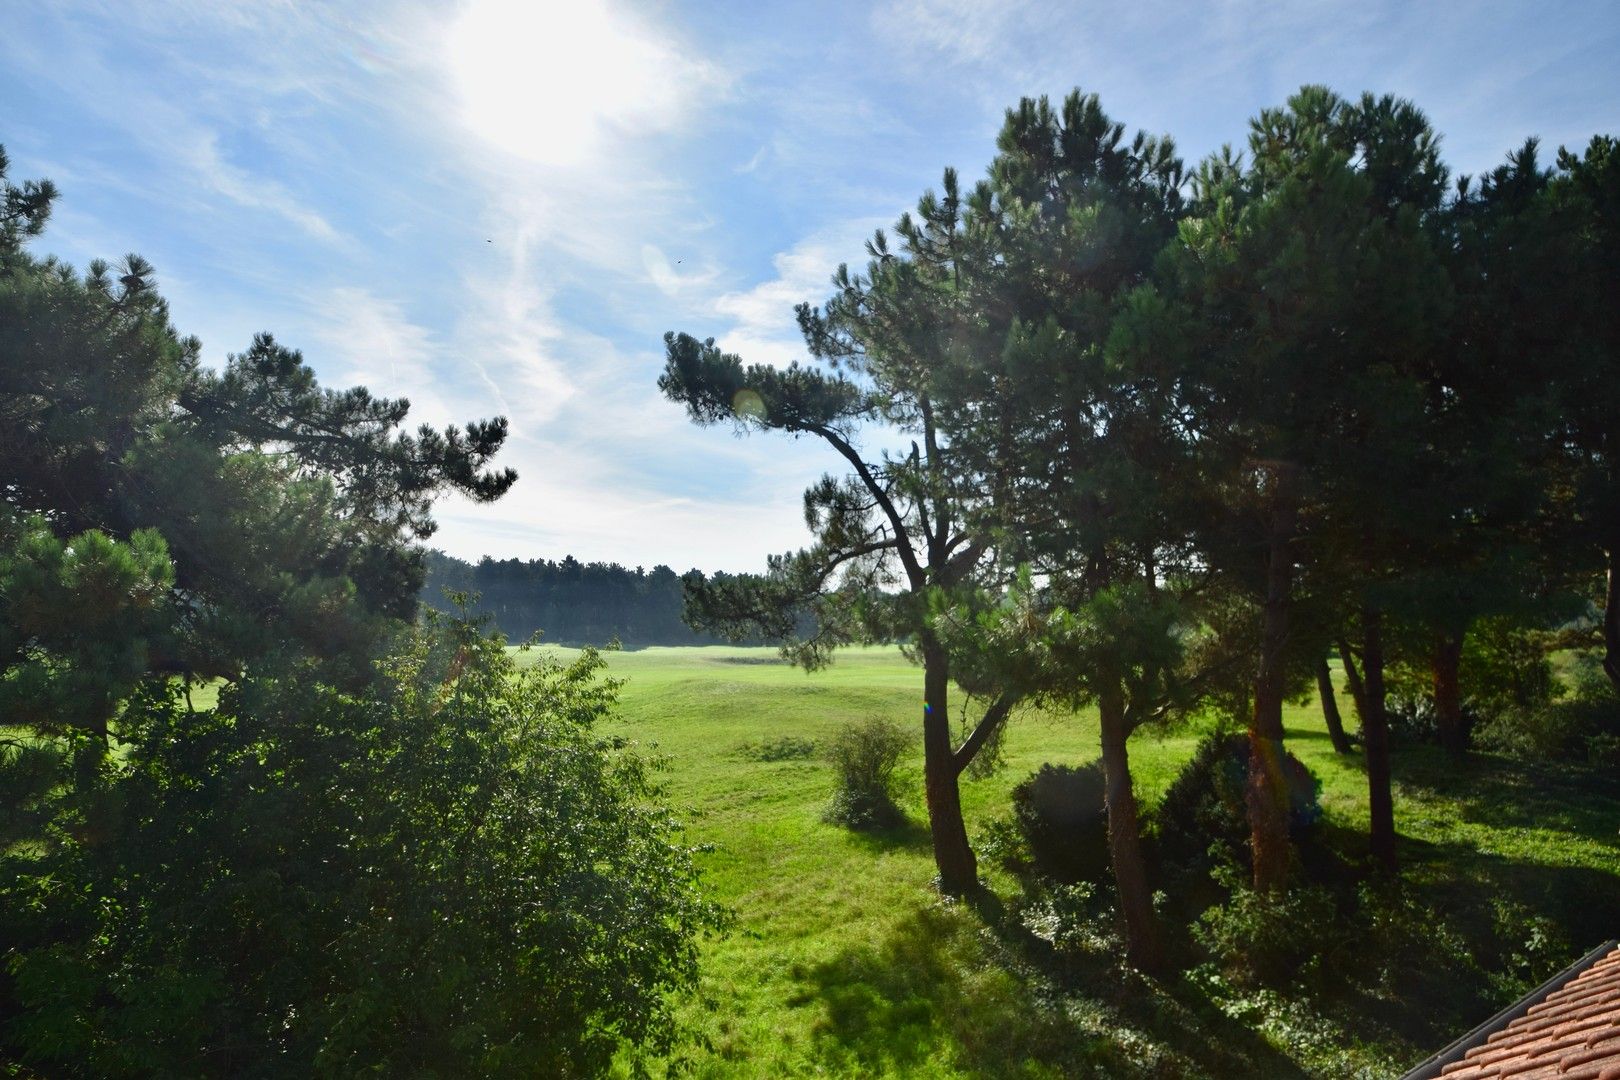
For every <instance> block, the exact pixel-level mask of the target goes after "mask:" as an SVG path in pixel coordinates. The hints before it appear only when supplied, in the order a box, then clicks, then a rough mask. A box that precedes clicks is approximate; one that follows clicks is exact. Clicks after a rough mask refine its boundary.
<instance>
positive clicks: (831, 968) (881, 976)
mask: <svg viewBox="0 0 1620 1080" xmlns="http://www.w3.org/2000/svg"><path fill="white" fill-rule="evenodd" d="M987 924H988V925H987ZM793 975H794V977H795V978H796V979H797V980H798V981H799V982H800V984H801V986H802V987H803V990H802V993H801V994H800V996H799V998H798V999H797V1000H796V1003H797V1004H807V1003H809V1002H812V1001H819V1002H820V1003H821V1004H822V1006H823V1008H824V1009H825V1010H826V1011H825V1016H824V1018H823V1019H822V1021H821V1022H820V1023H819V1025H818V1027H817V1029H816V1054H817V1057H818V1058H819V1059H820V1064H821V1065H823V1066H824V1067H825V1068H826V1069H827V1070H828V1071H829V1072H833V1073H836V1074H840V1075H874V1074H878V1073H884V1072H894V1073H901V1074H929V1073H933V1072H938V1071H940V1070H941V1069H942V1068H945V1067H952V1068H956V1069H959V1070H962V1071H963V1072H967V1073H970V1074H972V1075H975V1076H987V1077H1014V1076H1016V1077H1036V1076H1052V1077H1071V1076H1106V1077H1143V1078H1146V1077H1183V1076H1186V1077H1193V1076H1214V1077H1227V1076H1231V1077H1238V1076H1245V1077H1247V1076H1266V1077H1280V1078H1290V1077H1301V1076H1304V1075H1305V1074H1304V1073H1303V1072H1301V1071H1300V1070H1299V1068H1298V1067H1297V1066H1295V1065H1294V1064H1293V1063H1292V1062H1291V1061H1289V1060H1288V1059H1287V1058H1285V1057H1283V1056H1282V1055H1280V1054H1278V1053H1277V1052H1276V1051H1275V1050H1274V1049H1272V1048H1271V1047H1270V1046H1269V1045H1268V1044H1266V1043H1265V1041H1264V1040H1263V1039H1262V1038H1260V1036H1258V1035H1257V1034H1256V1033H1254V1032H1253V1031H1250V1030H1248V1029H1247V1028H1245V1027H1243V1026H1242V1025H1241V1024H1239V1023H1237V1022H1236V1021H1233V1020H1231V1019H1229V1018H1227V1017H1225V1016H1224V1015H1222V1014H1220V1013H1219V1012H1218V1011H1216V1010H1214V1009H1213V1008H1210V1007H1209V1006H1208V1005H1207V1004H1206V1003H1204V1002H1202V1000H1201V999H1199V998H1198V995H1197V992H1196V990H1194V989H1192V988H1190V987H1188V986H1185V985H1183V984H1181V983H1179V982H1174V983H1166V984H1158V983H1154V982H1152V981H1150V980H1147V979H1145V978H1143V977H1142V976H1140V975H1136V974H1134V973H1131V972H1123V971H1121V969H1120V968H1119V967H1118V966H1117V965H1115V964H1113V963H1112V962H1110V961H1109V960H1108V959H1106V958H1101V957H1099V958H1096V959H1095V960H1094V961H1087V962H1084V963H1082V964H1080V965H1078V966H1077V965H1076V964H1075V963H1073V961H1072V960H1063V961H1060V960H1059V959H1058V958H1056V957H1055V956H1053V955H1052V953H1051V947H1050V945H1049V944H1048V943H1046V942H1044V941H1042V940H1040V939H1039V938H1035V937H1034V936H1033V935H1031V934H1030V933H1029V932H1028V931H1027V930H1026V929H1024V928H1023V927H1021V926H1019V925H1018V924H1017V923H1016V920H1013V919H1010V918H1008V917H1006V915H1005V913H1004V912H1003V909H1002V906H1001V901H1000V900H999V899H998V898H996V897H995V896H994V895H993V894H990V893H985V894H983V895H982V896H980V897H978V898H976V899H975V901H974V902H972V903H971V904H964V905H951V906H937V907H930V908H926V909H924V910H921V911H918V912H916V913H914V914H912V915H909V916H907V917H906V918H904V919H902V920H901V921H900V922H899V923H897V924H896V925H895V926H893V927H892V928H891V929H890V930H889V932H888V933H887V934H886V935H885V936H884V937H882V938H881V939H880V940H878V941H876V942H873V943H869V944H862V945H859V946H855V947H851V948H848V949H845V950H843V951H842V952H840V953H839V954H838V955H836V956H834V957H833V958H832V959H830V960H827V961H825V962H823V963H820V964H816V965H814V966H808V967H801V968H797V969H795V970H794V972H793ZM1189 1001H1190V1002H1194V1003H1195V1004H1196V1005H1201V1006H1202V1008H1201V1009H1200V1008H1197V1007H1194V1006H1193V1005H1189V1004H1188V1002H1189Z"/></svg>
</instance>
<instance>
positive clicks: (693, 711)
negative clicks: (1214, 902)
mask: <svg viewBox="0 0 1620 1080" xmlns="http://www.w3.org/2000/svg"><path fill="white" fill-rule="evenodd" d="M609 659H610V668H611V670H612V672H613V673H614V674H615V675H616V676H619V677H622V678H624V679H626V680H627V682H626V685H625V687H624V690H623V693H622V706H623V707H622V721H621V726H622V732H623V733H624V734H626V735H628V736H630V737H631V738H632V739H634V740H635V741H636V742H637V743H639V744H640V745H641V746H642V747H644V748H647V749H652V750H654V751H655V752H656V753H658V754H660V755H663V756H664V757H666V758H667V761H668V765H669V768H668V771H667V773H666V774H665V779H666V784H667V790H668V798H669V799H670V801H671V802H672V803H673V804H675V805H676V806H677V807H679V808H681V810H682V812H683V814H684V817H685V820H686V821H687V822H688V824H689V828H690V836H691V838H692V839H693V840H695V841H698V842H703V843H708V844H713V845H714V849H713V851H712V852H710V853H709V854H706V855H705V856H704V857H703V865H704V868H705V872H706V876H707V882H708V885H709V888H710V889H711V890H712V892H713V893H714V894H715V895H716V896H717V898H718V899H720V900H721V901H723V902H724V903H726V904H728V905H729V906H731V907H732V908H733V909H734V910H735V911H736V912H737V915H738V925H737V928H736V930H735V931H734V932H733V933H732V934H731V935H730V936H728V937H726V938H724V939H722V940H719V941H716V942H714V943H712V944H711V945H710V946H709V947H708V949H707V952H706V956H705V964H704V976H703V984H702V988H701V991H700V992H699V994H698V995H696V996H695V997H694V998H693V999H691V1000H689V1001H687V1002H685V1003H684V1004H683V1006H682V1010H683V1014H684V1017H685V1019H686V1020H687V1022H688V1023H689V1024H691V1025H692V1026H693V1027H694V1028H695V1029H696V1030H697V1031H698V1032H699V1033H700V1038H699V1040H698V1041H696V1042H695V1043H694V1044H693V1046H691V1047H689V1048H688V1049H687V1050H685V1051H683V1052H682V1054H681V1058H682V1060H683V1063H684V1064H686V1065H689V1066H691V1067H693V1068H694V1070H695V1072H696V1074H697V1075H700V1076H801V1075H802V1076H814V1075H925V1076H949V1075H1072V1074H1075V1073H1077V1072H1084V1071H1089V1070H1088V1068H1087V1067H1088V1066H1091V1067H1092V1068H1095V1069H1096V1070H1099V1071H1100V1072H1101V1073H1103V1074H1105V1075H1121V1074H1130V1073H1136V1074H1153V1075H1182V1074H1184V1073H1186V1072H1188V1071H1191V1070H1192V1068H1193V1063H1195V1062H1196V1063H1198V1065H1199V1066H1200V1070H1199V1071H1203V1070H1208V1071H1210V1072H1211V1073H1213V1074H1217V1075H1244V1074H1252V1073H1254V1072H1256V1071H1260V1072H1263V1073H1265V1074H1267V1075H1300V1074H1301V1072H1302V1066H1306V1067H1309V1068H1314V1069H1315V1070H1322V1069H1324V1068H1331V1070H1332V1071H1334V1072H1345V1071H1350V1070H1352V1069H1355V1068H1364V1069H1366V1070H1367V1071H1368V1072H1370V1073H1373V1074H1377V1073H1379V1072H1381V1071H1387V1070H1388V1061H1389V1060H1390V1058H1389V1055H1391V1054H1393V1055H1394V1057H1395V1058H1396V1059H1399V1058H1401V1057H1403V1056H1405V1055H1407V1054H1411V1053H1415V1052H1416V1051H1415V1046H1424V1045H1426V1044H1425V1042H1424V1041H1423V1039H1424V1036H1421V1035H1420V1036H1416V1037H1415V1038H1416V1039H1417V1040H1418V1041H1417V1042H1416V1044H1415V1046H1414V1044H1412V1043H1403V1042H1402V1041H1401V1040H1400V1038H1399V1037H1394V1036H1391V1035H1390V1034H1389V1032H1388V1030H1381V1032H1380V1034H1381V1035H1382V1037H1383V1044H1382V1047H1381V1048H1380V1050H1381V1053H1382V1055H1383V1056H1380V1053H1379V1052H1372V1053H1368V1052H1365V1051H1364V1050H1362V1049H1360V1048H1358V1047H1356V1046H1354V1045H1348V1046H1347V1045H1346V1044H1344V1042H1343V1040H1342V1039H1337V1038H1336V1037H1335V1036H1334V1035H1333V1034H1332V1033H1329V1035H1328V1037H1327V1038H1326V1040H1325V1044H1326V1046H1325V1048H1323V1047H1317V1048H1316V1049H1315V1050H1309V1049H1307V1050H1304V1051H1302V1050H1301V1038H1300V1037H1299V1035H1298V1033H1297V1032H1294V1033H1291V1034H1285V1035H1283V1036H1281V1037H1279V1036H1277V1035H1275V1034H1274V1035H1273V1036H1272V1037H1270V1038H1269V1039H1268V1038H1263V1037H1261V1036H1259V1035H1257V1034H1255V1033H1254V1032H1252V1031H1250V1030H1249V1029H1248V1028H1247V1027H1245V1026H1244V1025H1243V1024H1241V1023H1238V1022H1237V1021H1234V1020H1231V1019H1229V1018H1228V1017H1226V1016H1224V1015H1222V1014H1221V1013H1219V1012H1218V1011H1217V1010H1215V1009H1214V1008H1213V1007H1210V1006H1209V1005H1208V1004H1207V1002H1201V1001H1200V995H1199V992H1198V991H1197V988H1196V987H1195V986H1193V985H1192V984H1191V983H1190V982H1186V981H1181V982H1177V983H1174V984H1171V985H1170V986H1168V987H1163V988H1161V987H1154V986H1151V985H1149V984H1147V983H1145V982H1142V981H1140V980H1137V979H1136V978H1135V977H1134V976H1131V975H1129V974H1123V975H1122V974H1121V973H1120V972H1118V971H1117V970H1116V969H1113V968H1112V967H1108V966H1101V967H1098V968H1097V969H1096V970H1093V971H1091V972H1089V973H1086V972H1081V973H1079V974H1078V977H1076V978H1073V979H1071V980H1070V981H1069V983H1068V985H1067V986H1066V988H1064V989H1061V990H1060V989H1057V988H1054V987H1053V986H1052V985H1051V984H1049V983H1048V982H1046V981H1044V977H1043V976H1042V975H1041V974H1040V973H1039V972H1035V971H1031V970H1030V969H1029V966H1028V965H1027V964H1020V963H1019V962H1018V960H1017V958H1016V956H1015V955H1014V954H1012V953H1011V952H1009V950H1007V949H1006V948H1005V947H1004V946H1003V945H1001V944H999V943H998V941H997V939H996V938H995V936H994V935H993V934H991V933H990V932H988V931H986V930H985V929H984V924H983V922H982V921H980V920H979V919H978V918H977V917H976V916H975V915H974V914H973V913H972V912H969V911H964V910H960V909H953V908H947V907H942V906H941V905H940V904H939V903H938V901H937V900H936V899H935V898H934V895H933V893H932V892H931V890H930V889H929V879H930V878H931V876H932V874H933V865H932V860H931V858H930V854H929V850H928V845H927V836H926V833H925V831H924V830H923V828H922V827H921V825H920V823H921V822H922V821H924V820H925V819H924V815H923V811H922V807H921V794H920V784H918V783H916V782H913V783H912V785H911V789H912V790H911V796H910V800H909V801H910V805H909V806H908V810H909V812H910V814H911V817H912V819H913V821H914V822H916V823H919V824H916V825H914V826H913V827H912V828H911V829H909V830H907V831H904V832H902V833H900V834H898V835H895V836H890V837H885V838H881V839H879V838H873V837H867V836H861V835H855V834H851V833H849V832H847V831H845V830H843V829H840V828H836V827H833V826H830V825H826V824H824V823H822V822H821V820H820V813H821V809H822V807H823V805H824V804H825V801H826V799H827V795H828V792H829V786H830V776H829V773H828V770H827V768H826V766H824V765H823V764H822V763H821V762H820V761H819V760H818V759H816V758H815V757H813V756H809V757H790V758H788V759H787V760H775V761H771V760H761V757H762V756H764V755H761V754H760V753H759V748H760V746H761V745H762V744H763V743H764V742H765V741H766V740H771V739H779V738H782V737H784V736H795V737H799V738H804V739H812V740H813V739H820V738H822V737H824V736H826V735H827V734H829V733H830V732H832V731H833V730H834V729H835V728H837V727H838V726H839V725H841V724H842V723H844V722H845V721H847V720H850V719H854V718H859V717H863V716H867V715H871V714H882V715H887V716H892V717H895V718H897V719H904V720H907V721H908V722H910V721H914V720H915V718H916V716H917V713H918V712H919V698H920V691H921V678H920V674H919V672H918V671H917V669H915V668H913V667H910V666H909V665H908V664H907V663H906V662H905V661H904V660H903V659H902V658H901V657H900V655H899V653H898V651H897V650H893V649H866V650H851V651H849V652H847V653H844V654H841V655H840V656H839V658H838V661H837V662H836V663H835V665H834V666H833V667H832V668H831V669H830V670H828V671H824V672H820V673H817V674H814V675H806V674H804V673H802V672H799V671H797V670H795V669H792V668H789V667H787V666H785V665H782V664H780V663H777V662H774V655H773V653H772V652H771V651H770V650H768V649H731V648H653V649H646V650H642V651H638V652H625V653H616V654H612V655H611V656H610V658H609ZM959 708H960V703H959V702H958V703H957V705H956V706H953V713H955V712H957V711H959ZM1346 708H1347V709H1348V707H1347V706H1346ZM1347 715H1348V711H1347ZM1286 724H1287V728H1288V735H1289V739H1290V744H1291V748H1292V749H1293V750H1294V751H1295V752H1296V753H1297V754H1298V755H1299V756H1300V757H1301V758H1303V759H1304V761H1305V762H1306V764H1308V765H1309V766H1310V767H1311V769H1312V770H1313V771H1314V772H1315V773H1316V774H1317V775H1318V776H1319V777H1320V778H1321V779H1322V781H1323V785H1324V786H1323V802H1324V805H1325V806H1326V808H1327V810H1328V813H1329V825H1330V827H1332V828H1334V829H1335V831H1336V834H1337V835H1338V836H1339V837H1340V842H1341V843H1342V845H1343V846H1344V847H1346V848H1349V849H1352V850H1353V849H1354V847H1355V846H1356V845H1357V844H1358V843H1359V835H1358V834H1359V833H1360V831H1361V830H1363V829H1364V828H1365V824H1366V811H1365V778H1364V774H1363V772H1362V770H1361V768H1360V766H1359V761H1357V760H1353V759H1341V758H1338V757H1336V756H1335V755H1334V754H1333V753H1332V750H1331V748H1330V747H1329V745H1328V742H1327V739H1326V734H1325V731H1324V730H1323V728H1322V725H1321V720H1320V713H1319V711H1318V710H1317V708H1316V705H1315V703H1314V702H1312V703H1309V704H1306V705H1299V706H1294V707H1291V708H1290V710H1289V712H1288V714H1287V717H1286ZM1197 738H1198V732H1197V731H1193V730H1186V731H1179V732H1176V733H1173V734H1171V735H1169V736H1167V737H1157V736H1155V735H1153V734H1151V733H1149V734H1143V735H1138V736H1137V737H1136V738H1135V739H1134V740H1133V741H1132V744H1131V756H1132V766H1133V772H1134V774H1135V777H1136V782H1137V785H1138V790H1139V792H1140V794H1141V795H1143V796H1144V797H1145V798H1147V799H1149V800H1153V799H1156V798H1157V797H1158V796H1159V794H1160V793H1161V792H1162V791H1163V790H1164V788H1165V787H1166V786H1167V785H1168V784H1169V783H1170V781H1171V779H1172V778H1173V777H1174V775H1175V773H1176V770H1177V769H1178V768H1179V766H1180V764H1181V762H1182V761H1183V760H1185V758H1186V757H1187V756H1188V755H1189V754H1190V753H1191V751H1192V748H1193V746H1194V744H1195V743H1196V741H1197ZM1096 740H1097V730H1096V722H1095V719H1094V717H1092V716H1090V715H1087V714H1081V715H1079V716H1074V717H1054V716H1047V715H1040V714H1034V715H1029V714H1026V715H1024V716H1021V717H1018V718H1016V720H1015V723H1014V726H1013V727H1012V729H1011V730H1010V732H1009V735H1008V740H1007V745H1006V759H1007V768H1006V769H1004V770H1002V771H1001V772H1000V773H999V774H998V775H997V776H995V777H993V778H991V779H988V780H981V781H966V782H965V784H964V792H963V797H964V803H965V807H966V813H967V816H968V822H969V831H970V833H973V832H976V831H977V830H978V828H979V827H981V826H982V825H983V824H984V823H985V822H987V821H989V820H990V819H991V818H993V817H995V816H997V815H999V814H1001V813H1003V812H1004V810H1005V808H1006V806H1007V796H1008V791H1009V789H1010V788H1011V787H1012V785H1013V784H1015V783H1016V782H1017V781H1018V780H1019V779H1021V778H1022V777H1024V776H1026V775H1028V774H1029V773H1030V772H1031V771H1032V770H1033V769H1035V768H1036V767H1037V766H1039V765H1040V764H1042V763H1043V762H1047V761H1056V762H1081V761H1085V760H1089V759H1091V758H1094V757H1095V756H1096V755H1097V741H1096ZM919 757H920V748H919ZM917 764H918V767H919V768H920V761H919V762H918V763H917ZM914 772H915V770H914ZM1396 775H1397V780H1398V790H1397V793H1396V798H1397V804H1396V809H1397V827H1398V829H1399V831H1400V833H1401V835H1402V836H1403V838H1404V843H1403V848H1402V854H1403V858H1404V859H1405V860H1406V863H1407V868H1408V874H1409V876H1410V877H1411V878H1413V879H1414V880H1417V881H1420V882H1423V883H1425V884H1427V885H1428V886H1430V888H1429V895H1432V896H1437V897H1440V898H1441V900H1440V902H1441V903H1444V902H1445V900H1444V898H1445V897H1447V896H1455V897H1458V898H1459V903H1461V902H1462V901H1463V900H1465V899H1467V894H1468V893H1470V892H1471V891H1477V890H1479V889H1485V890H1490V891H1492V892H1493V893H1499V894H1503V895H1510V896H1513V897H1516V898H1519V899H1520V900H1522V902H1524V903H1525V904H1526V905H1527V906H1528V907H1530V908H1532V909H1534V910H1552V911H1556V912H1558V913H1559V915H1560V918H1561V919H1562V921H1563V923H1564V925H1565V928H1566V931H1567V933H1568V934H1569V937H1570V947H1571V948H1574V949H1577V950H1584V949H1585V948H1586V947H1588V946H1589V944H1591V943H1592V942H1593V941H1595V940H1597V939H1599V938H1601V937H1606V936H1612V935H1613V934H1614V933H1615V930H1616V925H1617V922H1616V921H1617V920H1620V906H1617V904H1616V901H1615V899H1614V898H1615V897H1616V896H1620V888H1617V886H1620V835H1617V827H1620V786H1617V785H1616V784H1615V783H1614V782H1613V781H1612V780H1606V779H1603V778H1594V777H1592V776H1590V775H1583V774H1578V773H1570V772H1567V771H1563V772H1553V773H1548V772H1536V771H1531V770H1526V769H1524V768H1521V767H1517V766H1514V765H1512V764H1510V763H1507V762H1505V761H1502V760H1499V759H1492V758H1483V757H1481V758H1476V759H1474V760H1473V761H1471V762H1470V764H1469V765H1468V766H1467V767H1466V769H1465V772H1464V775H1461V776H1459V775H1457V773H1456V771H1455V770H1454V769H1453V768H1452V767H1451V766H1449V765H1448V764H1447V763H1446V762H1444V761H1443V760H1442V759H1441V758H1440V757H1439V756H1438V755H1436V754H1434V753H1432V752H1430V751H1428V750H1427V749H1413V750H1407V751H1403V752H1402V753H1400V755H1399V757H1398V759H1397V762H1396ZM986 869H987V870H988V868H986ZM996 884H997V885H998V887H999V888H1000V891H1002V892H1005V893H1009V894H1010V892H1011V888H1010V885H1008V883H1006V882H997V883H996ZM1122 978H1123V979H1131V980H1133V986H1132V988H1130V990H1129V991H1128V992H1126V993H1123V994H1121V993H1120V992H1119V991H1120V989H1121V987H1120V986H1119V981H1120V980H1121V979H1122ZM1481 1019H1483V1017H1481ZM1429 1037H1430V1038H1432V1036H1429ZM1311 1041H1312V1040H1311V1037H1306V1038H1304V1042H1305V1043H1309V1042H1311ZM1442 1041H1444V1040H1442ZM704 1043H706V1044H707V1045H706V1046H705V1045H704ZM1418 1056H1421V1055H1420V1054H1419V1055H1418ZM1324 1062H1331V1063H1333V1064H1332V1065H1331V1066H1325V1065H1324Z"/></svg>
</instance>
